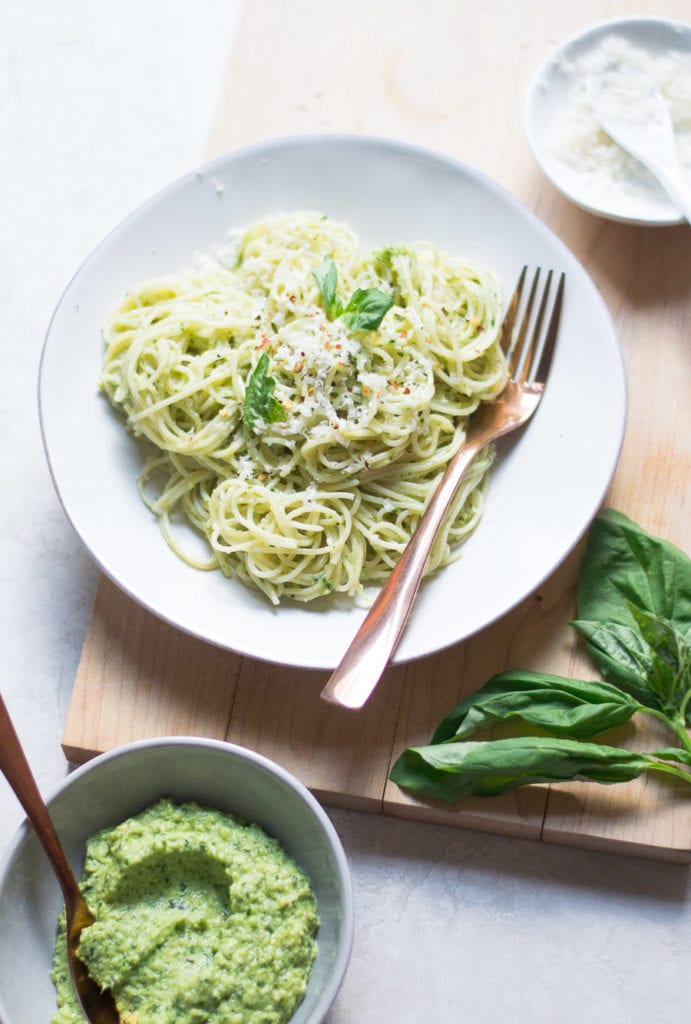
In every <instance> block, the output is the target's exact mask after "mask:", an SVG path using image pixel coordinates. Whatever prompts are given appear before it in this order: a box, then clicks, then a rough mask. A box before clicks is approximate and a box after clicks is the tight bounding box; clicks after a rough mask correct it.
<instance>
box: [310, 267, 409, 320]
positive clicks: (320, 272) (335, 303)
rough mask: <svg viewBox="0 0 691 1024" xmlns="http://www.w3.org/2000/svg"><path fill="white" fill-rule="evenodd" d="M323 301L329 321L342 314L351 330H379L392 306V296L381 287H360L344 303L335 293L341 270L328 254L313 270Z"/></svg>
mask: <svg viewBox="0 0 691 1024" xmlns="http://www.w3.org/2000/svg"><path fill="white" fill-rule="evenodd" d="M312 276H313V278H314V280H315V281H316V282H317V285H318V287H319V292H320V294H321V297H322V302H323V303H324V309H325V311H326V315H327V317H328V318H329V320H335V319H336V318H337V317H342V319H343V321H344V323H345V324H346V325H347V326H348V327H349V328H350V330H351V331H376V330H377V328H378V327H379V325H380V324H381V322H382V320H383V319H384V316H385V315H386V313H387V312H388V311H389V310H390V309H391V307H392V306H393V299H392V297H391V296H390V295H387V294H386V292H383V291H381V289H379V288H357V289H356V290H355V291H354V292H353V294H352V296H351V298H350V301H349V302H348V304H347V305H346V306H345V307H344V306H343V303H342V302H341V300H340V299H339V297H338V295H337V294H336V288H337V286H338V270H337V268H336V264H335V263H334V261H333V260H332V259H331V258H330V257H328V256H327V257H326V258H325V259H324V261H323V262H322V264H321V266H319V267H317V269H316V270H313V271H312Z"/></svg>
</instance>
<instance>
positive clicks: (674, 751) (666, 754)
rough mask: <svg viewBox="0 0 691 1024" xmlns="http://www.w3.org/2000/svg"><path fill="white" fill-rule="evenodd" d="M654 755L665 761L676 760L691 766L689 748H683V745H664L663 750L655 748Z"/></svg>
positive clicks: (690, 751)
mask: <svg viewBox="0 0 691 1024" xmlns="http://www.w3.org/2000/svg"><path fill="white" fill-rule="evenodd" d="M654 756H655V757H661V758H662V759H663V760H665V761H677V762H678V763H679V764H686V765H688V766H689V768H691V750H684V749H683V747H665V748H664V750H656V751H655V753H654ZM690 778H691V776H690Z"/></svg>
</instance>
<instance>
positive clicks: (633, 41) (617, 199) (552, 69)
mask: <svg viewBox="0 0 691 1024" xmlns="http://www.w3.org/2000/svg"><path fill="white" fill-rule="evenodd" d="M603 45H608V46H616V47H617V49H616V52H617V53H618V54H622V55H623V56H624V57H626V59H628V57H627V54H630V53H634V55H635V60H640V61H643V62H644V64H645V66H644V67H643V68H642V70H645V71H647V72H648V73H650V74H652V75H653V77H658V78H659V79H660V81H659V82H658V84H661V83H662V82H663V81H664V82H667V83H669V81H670V80H671V78H672V75H671V73H670V70H669V66H668V64H669V60H670V59H674V60H675V61H678V62H679V67H683V66H685V67H686V68H688V66H689V61H690V60H691V26H689V25H683V24H681V23H679V22H674V21H668V20H666V19H661V18H648V17H632V18H620V19H615V20H611V21H604V22H598V23H597V24H595V25H591V26H589V27H588V28H586V29H584V30H582V31H581V32H579V33H577V34H576V35H574V36H572V37H570V38H569V39H566V40H565V41H564V42H563V43H561V44H560V45H559V46H558V47H557V48H556V49H554V50H553V51H552V52H551V53H550V54H549V55H548V56H547V57H546V59H545V60H544V61H543V62H542V64H541V65H540V66H539V67H538V68H537V70H536V71H535V74H534V75H533V77H532V79H531V82H530V84H529V86H528V90H527V92H526V99H525V108H524V123H525V132H526V137H527V140H528V145H529V146H530V149H531V151H532V154H533V156H534V157H535V160H536V161H537V163H538V164H539V166H540V167H541V169H542V171H543V172H544V173H545V175H546V176H547V177H548V178H549V180H550V181H551V182H552V184H553V185H554V186H555V187H556V188H557V189H558V190H559V191H560V192H561V193H562V194H563V195H565V196H566V198H567V199H570V200H571V202H573V203H575V204H576V205H577V206H580V207H581V208H582V209H584V210H587V211H588V212H590V213H595V214H597V215H599V216H602V217H606V218H608V219H609V220H615V221H622V222H624V223H627V224H640V225H648V226H664V225H670V224H678V223H681V222H682V221H683V220H684V218H683V216H682V215H681V214H680V213H679V211H678V210H677V209H675V207H674V206H673V205H672V203H671V201H670V200H669V199H668V198H667V196H666V194H665V193H664V191H663V189H662V186H661V185H659V184H657V183H656V182H655V180H654V179H653V177H652V175H651V174H650V173H649V172H648V171H646V170H645V169H644V168H642V167H641V166H640V165H639V164H637V163H635V162H634V161H633V160H632V159H628V158H626V157H625V156H624V154H621V158H622V159H621V160H620V162H619V164H618V165H617V173H616V177H615V178H614V179H613V181H609V180H608V179H607V178H605V177H602V175H603V174H604V173H605V171H606V169H607V166H611V159H608V158H611V157H612V155H613V152H614V149H615V147H614V146H613V144H611V143H610V144H608V143H607V142H606V140H604V139H603V138H602V137H601V136H598V134H596V132H597V129H596V124H595V122H594V120H593V118H592V116H591V115H590V113H589V110H588V106H587V102H586V103H585V105H583V100H582V98H581V101H580V105H579V102H578V99H577V97H578V96H581V97H582V93H583V91H584V90H585V87H586V85H585V79H586V78H587V71H585V70H584V69H587V68H588V67H589V64H590V62H591V61H592V60H593V55H594V54H595V53H596V51H598V49H601V48H602V47H603ZM663 62H665V63H663ZM656 68H657V69H658V70H657V71H656V70H655V69H656ZM684 81H685V83H688V73H687V72H686V73H685V77H684ZM668 87H669V85H668ZM684 88H685V90H686V94H687V95H688V84H685V86H684ZM685 117H686V119H688V114H685ZM679 141H680V140H678V142H679ZM570 142H572V144H573V154H574V155H575V154H578V153H580V154H581V157H582V158H583V159H582V161H581V164H580V165H579V164H578V162H577V161H576V160H575V157H572V156H569V157H568V158H567V149H568V145H569V143H570ZM686 142H687V144H688V143H691V140H688V139H686ZM678 148H679V147H678ZM584 150H585V153H584V152H583V151H584ZM679 155H680V158H681V155H682V154H681V152H680V153H679ZM586 158H587V163H588V167H587V168H586V166H585V163H583V160H585V159H586ZM596 162H597V163H601V168H602V173H599V172H598V173H594V171H593V167H594V166H595V163H596ZM591 164H592V165H593V166H592V167H591V166H590V165H591Z"/></svg>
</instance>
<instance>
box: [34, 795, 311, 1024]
mask: <svg viewBox="0 0 691 1024" xmlns="http://www.w3.org/2000/svg"><path fill="white" fill-rule="evenodd" d="M82 888H83V891H84V894H85V896H86V899H87V902H88V903H89V906H90V907H91V909H92V910H93V912H94V914H95V916H96V924H94V925H92V926H91V927H90V928H88V929H86V930H85V931H84V933H83V935H82V942H81V947H80V954H81V956H82V959H83V960H84V961H85V963H86V964H87V965H88V967H89V971H90V973H91V974H92V976H93V977H94V978H95V979H96V980H97V981H98V982H99V984H101V985H102V986H104V987H109V988H110V989H111V991H112V992H113V995H114V996H115V998H116V1001H117V1004H118V1008H119V1010H120V1015H121V1018H122V1021H123V1024H172V1022H175V1024H197V1022H199V1021H204V1022H208V1024H283V1022H284V1021H287V1020H289V1018H290V1017H291V1016H292V1014H293V1012H294V1011H295V1009H296V1007H297V1006H298V1005H299V1003H300V1002H301V1001H302V998H303V996H304V992H305V989H306V987H307V981H308V979H309V975H310V971H311V969H312V964H313V962H314V958H315V955H316V932H317V928H318V916H317V905H316V900H315V898H314V894H313V893H312V890H311V887H310V884H309V881H308V879H307V877H306V876H305V875H304V873H303V872H302V871H301V870H300V868H298V866H297V865H296V864H295V862H294V861H293V860H292V859H291V858H290V857H289V856H288V855H287V854H286V852H285V851H284V850H283V849H282V847H281V846H280V845H279V844H278V843H277V842H276V841H275V840H274V839H271V838H269V836H267V835H266V833H265V832H263V831H262V830H261V829H260V828H259V827H258V826H257V825H246V824H244V823H243V822H241V821H239V820H238V819H235V818H233V817H231V816H229V815H227V814H222V813H221V812H219V811H214V810H207V809H205V808H202V807H200V806H198V805H197V804H194V803H186V804H177V803H174V802H173V801H171V800H161V801H160V802H158V803H156V804H154V805H153V806H152V807H150V808H148V809H147V810H146V811H144V812H143V813H142V814H140V815H138V816H137V817H134V818H130V819H128V820H127V821H125V822H123V823H122V824H121V825H118V826H116V827H114V828H109V829H104V830H103V831H102V832H98V833H96V834H95V835H94V836H92V837H91V838H90V839H89V841H88V843H87V852H86V862H85V865H84V873H83V876H82ZM52 978H53V981H54V983H55V986H56V989H57V997H58V1010H57V1013H56V1014H55V1015H54V1016H53V1019H52V1024H83V1018H82V1016H81V1014H80V1012H79V1010H78V1008H77V1006H76V1003H75V1000H74V996H73V994H72V989H71V986H70V981H69V975H68V970H67V956H66V944H65V936H64V915H63V918H62V919H61V921H60V928H59V934H58V939H57V942H56V946H55V953H54V959H53V972H52Z"/></svg>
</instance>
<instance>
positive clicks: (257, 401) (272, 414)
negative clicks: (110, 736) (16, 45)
mask: <svg viewBox="0 0 691 1024" xmlns="http://www.w3.org/2000/svg"><path fill="white" fill-rule="evenodd" d="M275 387H276V381H275V380H274V378H273V377H270V376H269V356H268V353H267V352H262V354H261V356H260V357H259V361H258V362H257V365H256V366H255V368H254V370H253V371H252V373H251V375H250V378H249V380H248V381H247V388H246V390H245V399H244V401H243V403H242V418H243V421H244V423H245V424H246V425H247V426H248V427H249V428H250V430H251V429H252V428H253V427H254V425H255V424H256V422H257V420H262V421H263V422H264V423H277V422H279V421H280V420H285V419H287V418H288V414H287V413H286V411H285V409H284V408H283V406H282V405H281V403H280V402H279V401H278V399H277V398H276V397H275V395H274V388H275Z"/></svg>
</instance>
